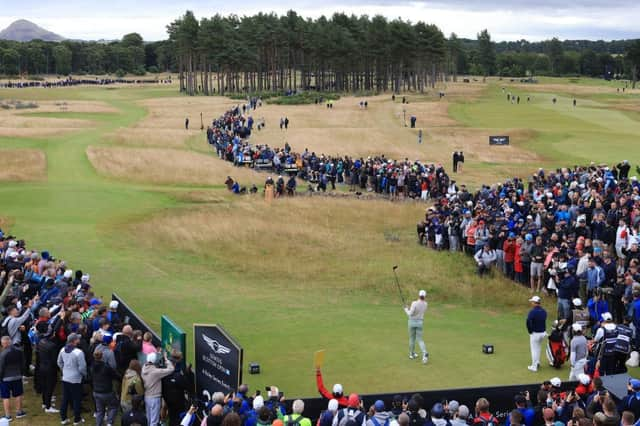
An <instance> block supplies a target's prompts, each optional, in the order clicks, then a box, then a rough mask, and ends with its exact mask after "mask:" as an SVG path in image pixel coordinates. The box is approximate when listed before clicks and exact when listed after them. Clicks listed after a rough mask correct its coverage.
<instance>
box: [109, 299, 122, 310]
mask: <svg viewBox="0 0 640 426" xmlns="http://www.w3.org/2000/svg"><path fill="white" fill-rule="evenodd" d="M119 305H120V303H118V301H117V300H112V301H111V302H109V309H118V306H119Z"/></svg>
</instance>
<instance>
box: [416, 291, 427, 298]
mask: <svg viewBox="0 0 640 426" xmlns="http://www.w3.org/2000/svg"><path fill="white" fill-rule="evenodd" d="M418 297H427V292H426V291H424V290H420V291H419V292H418Z"/></svg>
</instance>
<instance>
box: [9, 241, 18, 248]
mask: <svg viewBox="0 0 640 426" xmlns="http://www.w3.org/2000/svg"><path fill="white" fill-rule="evenodd" d="M17 245H18V243H17V242H15V241H14V240H11V241H9V247H15V246H17Z"/></svg>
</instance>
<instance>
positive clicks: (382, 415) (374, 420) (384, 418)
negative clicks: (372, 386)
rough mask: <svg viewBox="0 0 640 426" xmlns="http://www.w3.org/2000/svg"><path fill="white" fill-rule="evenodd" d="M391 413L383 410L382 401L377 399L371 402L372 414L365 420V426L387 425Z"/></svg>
mask: <svg viewBox="0 0 640 426" xmlns="http://www.w3.org/2000/svg"><path fill="white" fill-rule="evenodd" d="M390 421H391V415H390V414H389V413H388V412H387V411H386V410H385V407H384V402H383V401H381V400H377V401H376V402H375V404H373V416H371V418H369V420H367V424H366V426H389V423H390Z"/></svg>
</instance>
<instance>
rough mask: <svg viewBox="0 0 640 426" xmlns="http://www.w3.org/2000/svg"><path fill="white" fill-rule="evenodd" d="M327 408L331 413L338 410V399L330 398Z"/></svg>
mask: <svg viewBox="0 0 640 426" xmlns="http://www.w3.org/2000/svg"><path fill="white" fill-rule="evenodd" d="M327 409H328V410H329V411H331V412H332V413H336V412H337V411H338V400H337V399H332V400H331V401H329V405H328V406H327Z"/></svg>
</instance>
